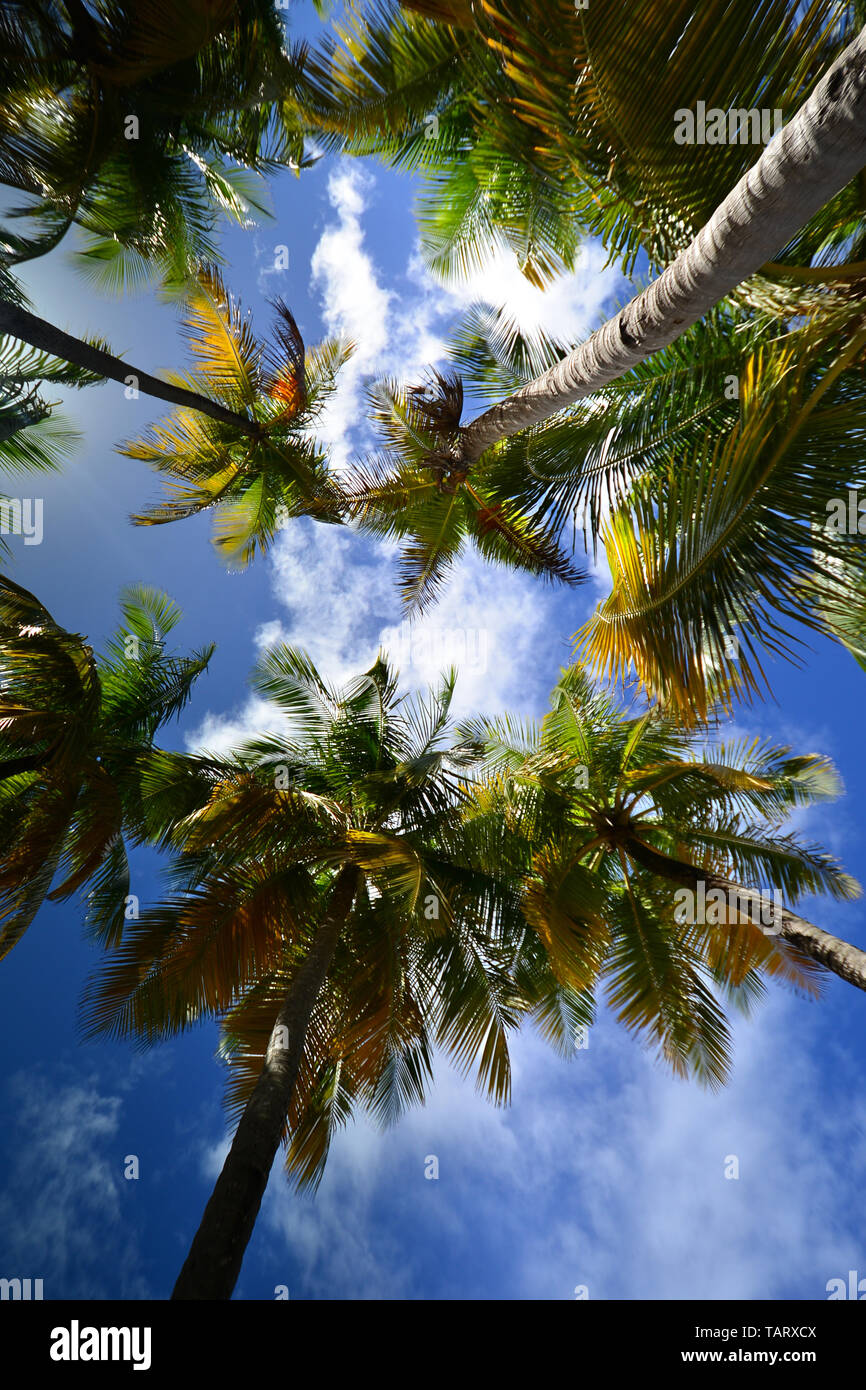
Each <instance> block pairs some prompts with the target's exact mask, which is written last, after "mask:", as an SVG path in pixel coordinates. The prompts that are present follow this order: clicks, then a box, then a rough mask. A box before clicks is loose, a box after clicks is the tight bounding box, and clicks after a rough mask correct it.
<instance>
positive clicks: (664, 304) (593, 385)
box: [460, 29, 866, 465]
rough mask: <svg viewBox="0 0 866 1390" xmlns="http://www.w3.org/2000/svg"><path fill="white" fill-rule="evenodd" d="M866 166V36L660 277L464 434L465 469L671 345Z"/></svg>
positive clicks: (865, 33)
mask: <svg viewBox="0 0 866 1390" xmlns="http://www.w3.org/2000/svg"><path fill="white" fill-rule="evenodd" d="M864 165H866V29H863V30H861V32H860V34H859V35H858V37H857V38H856V39H855V40H854V42H853V43H851V44H849V45H848V47H847V48H846V49H845V51H844V52H843V53H842V54H841V55H840V57H839V58H838V59H837V60H836V62H835V63H834V64H833V66H832V67H831V68H829V70H828V71H827V73H826V74H825V75H824V77H823V78H822V79H821V81H820V82H819V83H818V85H817V86H816V88H815V90H814V92H813V93H812V95H811V96H810V97H809V98H808V100H807V101H806V102H805V103H804V105H803V106H802V107H801V108H800V110H799V111H798V112H797V114H796V116H794V118H793V119H792V120H791V121H789V122H788V124H787V125H786V126H785V127H784V129H783V130H782V131H781V132H780V133H779V135H778V136H777V137H776V138H775V140H773V142H772V143H771V144H770V145H769V146H768V147H767V148H766V149H765V150H764V153H763V154H762V155H761V158H760V159H759V160H758V162H757V163H756V164H754V165H753V166H752V168H751V169H749V171H748V172H747V173H746V174H744V175H743V177H742V178H741V179H740V182H739V183H738V184H737V185H736V187H735V188H734V189H733V190H732V191H731V192H730V193H729V194H728V196H727V198H725V200H724V202H723V203H721V204H720V206H719V207H718V208H717V209H716V211H715V212H714V213H713V216H712V217H711V218H710V220H709V222H708V223H707V224H706V226H705V227H703V228H702V229H701V231H700V232H699V233H698V235H697V236H696V237H695V239H694V241H693V242H692V243H691V245H690V246H688V247H687V248H686V250H685V251H683V252H682V253H681V254H680V255H679V256H677V258H676V260H675V261H672V262H671V264H670V265H669V266H668V267H667V269H666V270H665V271H663V272H662V274H661V275H660V276H659V277H658V279H657V280H655V281H653V283H652V284H651V285H650V286H649V287H648V288H647V289H646V290H644V291H643V293H642V294H639V295H637V296H636V298H634V299H633V300H631V302H630V303H629V304H627V305H626V306H625V308H624V309H623V310H621V312H620V313H618V314H617V315H616V316H615V317H614V318H612V319H609V320H608V322H607V323H606V324H604V325H603V326H602V327H601V328H600V329H598V331H597V332H595V333H593V335H592V337H591V338H589V339H587V341H586V342H585V343H582V344H581V345H580V346H579V347H576V348H575V349H574V350H573V351H572V352H570V353H569V354H568V356H567V357H564V358H563V360H562V361H561V362H558V363H557V364H556V366H555V367H552V368H550V370H549V371H546V372H544V373H543V374H542V375H541V376H539V377H536V379H535V380H534V381H531V382H529V383H528V384H527V385H526V386H523V387H521V388H520V390H518V391H515V392H514V393H513V394H512V395H510V396H508V397H506V399H505V400H503V401H500V402H499V403H498V404H497V405H494V406H492V407H491V408H490V409H489V410H486V411H485V412H484V413H483V415H479V416H478V418H477V419H475V420H473V421H472V422H471V424H469V425H467V426H466V427H465V429H464V430H463V431H462V435H461V441H460V442H461V457H462V461H463V463H464V465H465V464H468V463H473V462H474V461H475V460H476V459H478V458H479V457H480V455H481V454H482V453H483V452H484V450H485V449H488V448H489V447H490V445H491V444H494V443H495V442H496V441H497V440H499V439H503V438H506V437H508V436H509V435H512V434H516V433H517V432H518V431H519V430H522V429H525V428H526V426H527V425H533V424H537V423H538V422H539V421H540V420H546V419H547V418H548V417H549V416H551V415H553V414H555V413H556V411H558V410H561V409H563V407H564V406H567V405H571V404H572V403H573V402H574V401H578V400H580V399H581V398H582V397H584V396H588V395H590V394H591V393H592V392H593V391H596V390H597V389H598V388H599V387H600V386H604V385H605V384H606V383H607V382H610V381H615V380H616V378H617V377H620V376H622V375H623V373H624V372H627V371H628V370H629V369H630V368H631V367H634V366H636V365H637V364H638V363H639V362H643V361H644V360H645V358H647V357H650V356H651V355H652V353H654V352H658V351H659V349H660V348H663V347H667V346H668V344H670V343H673V342H674V341H675V340H676V339H677V338H679V337H680V335H681V334H682V333H684V332H685V331H686V329H687V328H690V327H691V325H692V324H693V323H697V321H698V320H699V319H701V318H703V316H704V314H706V313H707V312H708V311H709V310H710V309H711V308H712V307H713V305H714V304H717V303H718V302H719V301H720V300H721V299H724V298H725V296H726V295H728V294H730V292H731V290H733V289H735V288H736V286H737V285H739V284H741V283H742V281H743V280H746V279H748V277H749V276H750V275H754V274H755V272H756V271H758V270H760V268H761V267H762V266H763V265H764V263H765V262H766V261H769V260H772V259H773V258H774V257H775V256H776V255H777V254H778V253H779V252H780V251H781V250H782V248H783V247H784V246H785V245H786V244H787V242H788V241H790V239H791V237H792V236H794V234H795V233H796V232H798V231H799V230H800V229H801V228H802V227H803V226H805V224H806V223H807V222H808V220H809V218H810V217H812V216H814V214H815V213H816V212H818V211H819V209H820V208H822V207H823V206H824V204H825V203H827V202H828V201H829V199H830V198H832V197H834V196H835V194H836V193H838V192H839V191H840V190H841V189H843V188H844V187H845V186H846V184H848V183H849V182H850V181H851V179H853V178H854V177H855V176H856V175H857V174H858V173H859V172H860V170H861V169H862V168H863V166H864Z"/></svg>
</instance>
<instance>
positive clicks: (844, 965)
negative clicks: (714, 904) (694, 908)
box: [623, 836, 866, 990]
mask: <svg viewBox="0 0 866 1390" xmlns="http://www.w3.org/2000/svg"><path fill="white" fill-rule="evenodd" d="M623 848H624V850H625V852H626V854H628V855H629V856H630V857H631V858H632V859H634V860H635V862H636V863H638V864H640V865H641V866H642V867H643V868H644V869H648V870H649V872H650V873H651V874H656V875H658V877H659V878H664V879H667V880H668V882H670V883H679V884H681V885H682V886H683V887H684V888H690V889H691V890H692V891H693V892H694V891H696V890H697V887H698V884H699V883H703V885H704V888H705V891H706V892H710V891H711V890H712V889H714V888H719V889H721V891H722V892H723V893H724V894H725V897H726V899H727V900H728V901H730V895H731V894H736V898H737V905H738V908H739V910H740V911H741V912H742V913H744V915H745V916H747V917H748V918H749V919H750V921H752V922H754V923H755V925H756V926H763V925H765V924H767V923H769V922H770V921H772V923H773V926H774V927H775V928H776V929H777V934H778V935H779V936H781V937H782V938H783V940H785V941H788V942H790V944H791V945H792V946H795V947H796V948H797V950H799V951H800V952H801V953H802V954H803V955H805V956H808V957H809V958H810V959H811V960H814V961H817V962H818V963H819V964H820V965H823V966H824V967H825V969H827V970H831V971H832V972H833V974H834V975H838V976H839V978H840V979H841V980H847V982H848V984H849V985H855V986H856V987H857V989H862V990H866V951H861V950H860V948H859V946H852V945H850V943H849V942H847V941H842V940H841V939H840V938H839V937H838V936H831V935H830V933H829V932H826V931H822V929H821V928H820V927H816V926H814V925H813V924H812V923H811V922H807V921H806V920H805V919H804V918H803V917H798V916H797V914H796V912H792V911H791V909H790V908H789V907H784V906H782V907H781V908H779V907H777V906H776V905H775V904H774V903H772V902H770V900H769V899H768V898H763V897H762V896H761V894H760V893H759V892H758V891H757V890H756V889H754V888H745V887H743V886H742V884H738V883H732V882H731V880H730V879H727V878H721V877H720V876H719V875H718V874H708V873H707V872H706V870H704V869H699V868H697V867H696V866H695V865H694V864H686V863H684V862H683V861H682V860H680V859H671V858H669V856H668V855H666V854H662V853H660V851H659V850H656V849H653V848H652V847H651V846H650V845H647V844H644V842H643V841H642V840H638V839H636V838H635V837H634V836H629V837H628V838H627V839H626V840H625V841H624V843H623ZM771 914H772V915H771Z"/></svg>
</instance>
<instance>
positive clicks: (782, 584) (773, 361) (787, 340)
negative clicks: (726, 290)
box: [576, 315, 866, 722]
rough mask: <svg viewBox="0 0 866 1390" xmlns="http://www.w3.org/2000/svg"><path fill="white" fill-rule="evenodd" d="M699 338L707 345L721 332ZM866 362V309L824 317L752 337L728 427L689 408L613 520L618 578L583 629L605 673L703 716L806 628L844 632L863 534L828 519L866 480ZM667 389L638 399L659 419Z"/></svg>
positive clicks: (609, 528)
mask: <svg viewBox="0 0 866 1390" xmlns="http://www.w3.org/2000/svg"><path fill="white" fill-rule="evenodd" d="M717 327H718V326H717ZM703 336H704V337H705V339H706V343H707V346H708V347H711V344H712V340H713V338H717V331H712V332H710V333H708V334H705V335H703ZM711 350H712V349H711ZM736 350H738V351H741V352H742V348H741V347H739V345H738V347H737V349H736ZM718 365H719V366H721V368H722V370H724V367H725V365H729V363H727V364H726V362H725V359H724V358H722V359H721V360H720V362H719V364H718ZM864 368H866V325H864V322H863V318H862V315H861V316H860V322H859V323H857V324H854V325H848V326H847V327H846V329H845V330H844V331H843V332H841V333H839V332H833V331H829V330H828V329H827V327H826V325H825V324H822V323H821V321H820V320H819V321H818V322H817V323H815V322H811V323H807V324H805V325H803V326H802V327H801V328H800V329H798V330H797V331H794V332H791V333H789V334H786V335H785V336H783V337H781V338H777V339H776V341H772V340H770V341H766V340H765V341H764V343H763V344H762V345H761V346H757V345H756V343H755V342H754V341H753V343H751V344H748V345H747V347H746V351H745V352H744V353H743V356H742V357H741V360H740V365H739V367H738V369H737V372H736V380H737V382H738V384H739V396H738V399H736V400H734V401H732V402H731V406H732V407H733V411H731V410H730V407H729V415H728V420H727V422H723V421H722V419H721V418H720V417H719V416H718V415H717V416H716V419H715V420H713V419H711V418H710V417H705V418H704V419H702V420H699V419H698V418H697V412H692V413H691V422H692V427H691V428H690V429H688V430H686V431H684V432H681V434H680V435H679V437H672V438H670V439H668V440H667V441H666V443H665V444H664V447H663V453H664V454H665V455H666V457H662V458H661V459H659V461H658V463H657V465H656V466H655V467H652V466H650V467H648V468H646V469H645V470H644V471H643V472H642V473H641V474H640V476H639V477H637V479H635V480H634V481H633V482H632V483H631V485H630V486H629V487H628V488H627V489H625V490H624V492H623V493H622V494H621V496H620V497H619V498H617V499H616V501H615V504H614V506H613V508H612V510H611V513H610V515H609V516H608V517H607V518H606V519H605V520H604V521H603V522H602V524H601V527H600V531H601V536H602V539H603V542H604V546H605V552H606V555H607V560H608V564H609V566H610V570H611V575H612V588H611V592H610V593H609V595H608V596H607V598H606V599H605V600H604V601H603V602H602V603H601V604H599V606H598V608H597V609H596V611H595V612H594V613H593V614H592V616H591V617H590V618H589V620H588V621H587V622H586V623H585V624H584V625H583V627H582V628H581V629H580V631H579V632H578V633H577V634H576V639H577V650H578V652H579V653H580V655H581V656H582V658H583V659H584V660H586V661H588V662H589V663H590V664H591V665H592V666H593V669H594V670H595V672H596V674H598V675H606V676H612V677H614V678H615V679H620V678H627V677H628V675H629V674H630V673H631V671H634V672H635V673H636V675H637V677H638V679H639V680H640V682H641V684H642V686H643V688H644V690H645V691H646V692H647V693H648V694H649V695H651V696H652V697H653V698H656V699H658V700H659V701H660V702H662V703H663V704H664V705H666V706H667V707H668V708H669V709H671V710H672V711H676V713H677V714H678V716H679V718H680V719H682V720H684V721H686V722H688V721H695V720H698V721H700V720H702V719H705V718H706V717H707V715H708V711H709V708H710V705H711V703H712V701H713V700H714V699H718V698H722V699H724V701H725V703H726V704H727V705H728V707H730V703H731V696H732V695H733V694H737V695H739V696H740V697H741V698H743V697H746V698H749V697H751V696H753V695H755V694H756V693H758V691H759V689H760V688H761V687H762V686H764V687H766V685H767V684H768V679H767V674H766V670H765V665H764V663H765V661H766V658H767V656H768V655H769V656H770V657H773V656H778V655H781V656H784V657H787V658H789V659H794V658H795V657H796V656H797V654H798V651H799V650H802V648H803V645H804V637H805V636H807V635H808V634H809V633H810V631H811V632H818V633H822V634H823V635H825V636H829V637H831V638H833V639H836V640H839V639H840V636H841V640H844V629H845V612H846V610H847V609H850V608H851V606H852V604H853V603H854V601H855V594H856V592H857V589H858V586H860V587H862V583H863V578H862V575H863V559H862V555H861V554H860V550H861V545H860V542H861V537H860V536H859V535H858V534H857V531H856V527H855V529H854V531H853V533H852V532H850V531H849V530H848V529H847V528H846V529H845V530H841V529H840V530H836V531H834V530H832V529H830V528H828V525H827V521H828V511H829V510H830V509H831V508H832V505H833V501H834V499H838V498H844V499H846V502H847V499H848V495H849V490H850V489H852V488H853V489H855V490H856V489H858V488H863V487H864V486H866V474H864V471H863V466H862V442H863V438H864V428H866V413H864V404H866V396H864V386H866V376H864ZM657 399H658V397H657V398H656V401H653V400H652V398H648V399H646V400H645V401H644V402H642V403H640V404H639V405H638V407H637V412H636V413H638V414H640V413H641V411H642V410H643V408H644V407H645V408H646V414H645V416H644V419H645V422H646V425H647V427H648V428H651V420H652V416H653V412H654V409H655V405H656V403H657ZM684 405H685V409H684V414H685V415H686V416H688V415H689V413H690V412H689V408H688V405H687V404H685V402H684ZM623 414H624V412H623ZM615 416H616V410H615V408H614V409H613V410H611V412H610V415H609V416H607V417H606V418H608V419H610V418H611V417H614V418H613V420H612V425H619V423H620V422H619V421H616V419H615ZM623 423H627V422H626V421H623ZM659 424H661V420H659ZM858 445H859V446H860V447H858ZM649 461H650V463H651V462H652V458H651V455H650V459H649ZM843 580H844V581H847V582H843ZM840 629H841V631H840Z"/></svg>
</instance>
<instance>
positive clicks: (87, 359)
mask: <svg viewBox="0 0 866 1390" xmlns="http://www.w3.org/2000/svg"><path fill="white" fill-rule="evenodd" d="M2 334H8V335H9V336H10V337H11V338H20V339H21V341H22V342H24V343H29V344H30V346H31V347H35V348H38V349H39V350H40V351H41V352H50V353H51V355H52V357H60V358H61V359H62V360H64V361H66V362H73V363H74V364H75V366H76V367H84V368H86V369H87V371H90V372H95V373H96V374H97V376H102V377H108V378H109V379H110V380H111V381H119V382H120V383H121V384H126V383H127V382H128V381H129V378H130V377H131V376H134V377H135V385H136V389H137V390H139V391H142V392H143V393H144V394H145V395H146V396H155V397H156V399H157V400H160V401H168V402H170V404H171V405H184V406H186V407H187V409H188V410H197V411H199V413H200V414H202V415H209V416H210V418H211V419H212V420H219V421H220V422H221V423H222V424H224V425H234V426H235V427H236V428H237V429H239V430H242V431H243V432H244V433H245V434H255V433H256V432H257V430H258V428H259V426H258V425H257V424H256V422H255V420H250V419H249V418H248V417H247V416H246V415H238V414H237V413H236V412H235V411H234V410H228V409H227V408H226V407H225V406H224V405H220V404H219V403H218V402H217V401H211V400H208V398H207V396H200V395H199V394H198V392H196V391H187V390H186V388H185V387H183V386H172V385H170V384H169V382H167V381H160V379H159V377H156V376H151V375H150V374H149V373H148V372H142V371H140V370H139V368H138V367H132V366H130V364H129V363H128V362H124V361H123V359H122V358H120V357H115V356H114V355H113V354H112V353H110V352H104V351H103V350H102V348H98V347H94V346H93V345H92V344H91V343H85V342H83V341H82V340H81V339H80V338H73V336H72V334H71V333H64V332H63V330H62V329H61V328H55V326H54V324H53V323H48V321H47V320H46V319H40V318H38V317H37V315H36V314H31V313H29V312H28V310H26V309H22V308H20V307H19V306H18V305H17V304H11V303H10V302H9V300H7V299H0V335H2Z"/></svg>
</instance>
